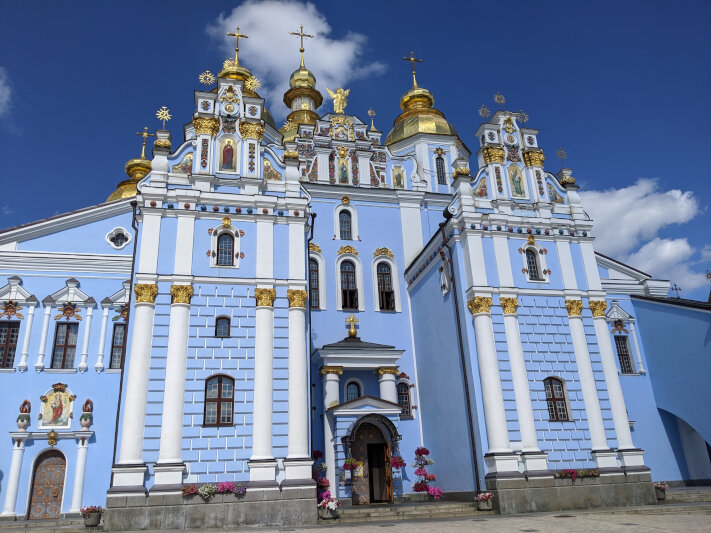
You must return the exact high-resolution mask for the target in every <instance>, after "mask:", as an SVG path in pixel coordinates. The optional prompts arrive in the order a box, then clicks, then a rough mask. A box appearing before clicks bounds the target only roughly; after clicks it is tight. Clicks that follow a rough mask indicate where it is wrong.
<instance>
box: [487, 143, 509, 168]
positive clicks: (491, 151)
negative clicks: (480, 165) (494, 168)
mask: <svg viewBox="0 0 711 533" xmlns="http://www.w3.org/2000/svg"><path fill="white" fill-rule="evenodd" d="M482 153H483V155H484V164H485V165H488V164H489V163H503V162H504V158H505V157H506V152H504V149H503V148H501V147H500V146H485V147H484V149H483V152H482Z"/></svg>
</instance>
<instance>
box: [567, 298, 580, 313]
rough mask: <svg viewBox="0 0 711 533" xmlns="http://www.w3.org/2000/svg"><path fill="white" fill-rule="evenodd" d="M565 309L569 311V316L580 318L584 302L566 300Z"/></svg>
mask: <svg viewBox="0 0 711 533" xmlns="http://www.w3.org/2000/svg"><path fill="white" fill-rule="evenodd" d="M565 308H566V309H567V310H568V316H580V315H581V314H582V312H583V301H582V300H566V301H565Z"/></svg>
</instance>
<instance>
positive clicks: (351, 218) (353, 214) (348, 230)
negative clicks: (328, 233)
mask: <svg viewBox="0 0 711 533" xmlns="http://www.w3.org/2000/svg"><path fill="white" fill-rule="evenodd" d="M358 235H359V233H358V212H357V211H356V210H355V208H354V207H353V206H352V205H351V204H350V201H349V203H346V204H344V203H341V204H338V205H337V206H336V208H335V210H334V212H333V238H334V239H339V240H342V241H357V240H360V239H359V237H358Z"/></svg>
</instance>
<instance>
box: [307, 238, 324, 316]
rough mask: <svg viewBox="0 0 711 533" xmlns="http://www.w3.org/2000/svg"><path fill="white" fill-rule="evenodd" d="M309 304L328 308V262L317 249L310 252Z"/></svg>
mask: <svg viewBox="0 0 711 533" xmlns="http://www.w3.org/2000/svg"><path fill="white" fill-rule="evenodd" d="M309 305H310V306H311V309H320V310H323V309H326V263H325V262H324V260H323V257H322V256H321V254H320V253H318V252H316V251H310V252H309Z"/></svg>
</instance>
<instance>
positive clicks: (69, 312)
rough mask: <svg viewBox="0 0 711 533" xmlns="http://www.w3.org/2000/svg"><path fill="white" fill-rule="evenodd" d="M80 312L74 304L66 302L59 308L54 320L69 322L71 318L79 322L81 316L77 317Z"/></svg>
mask: <svg viewBox="0 0 711 533" xmlns="http://www.w3.org/2000/svg"><path fill="white" fill-rule="evenodd" d="M80 312H81V309H78V308H77V306H76V304H73V303H72V302H67V303H65V304H64V305H63V306H62V307H60V308H59V314H58V315H57V316H55V317H54V319H55V320H59V319H60V318H66V319H67V320H69V319H70V318H73V319H74V320H81V316H79V313H80Z"/></svg>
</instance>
